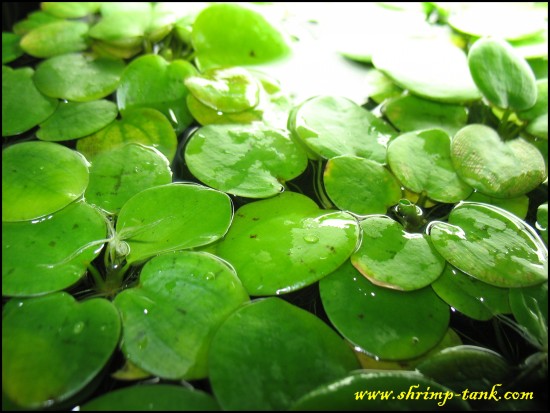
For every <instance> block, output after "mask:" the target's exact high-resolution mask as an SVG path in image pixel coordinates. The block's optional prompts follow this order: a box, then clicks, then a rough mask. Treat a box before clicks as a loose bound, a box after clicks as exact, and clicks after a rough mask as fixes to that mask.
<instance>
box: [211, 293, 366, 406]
mask: <svg viewBox="0 0 550 413" xmlns="http://www.w3.org/2000/svg"><path fill="white" fill-rule="evenodd" d="M290 345H291V346H290ZM289 346H290V347H289ZM290 348H293V349H294V350H293V351H289V349H290ZM209 362H210V364H209V365H210V381H211V384H212V388H213V390H214V394H215V395H216V398H217V399H218V401H219V403H220V405H221V406H222V408H223V409H224V410H286V409H287V408H289V407H290V406H291V405H292V404H294V403H295V402H296V401H297V400H298V398H300V397H301V396H302V395H304V394H305V393H307V392H309V391H311V390H313V389H315V388H316V387H318V386H320V385H323V384H327V383H329V382H331V381H333V380H337V379H339V378H342V377H344V376H345V375H346V374H347V372H348V371H350V370H353V369H355V368H357V367H358V363H357V360H356V359H355V357H354V355H353V352H352V351H351V349H350V348H349V347H348V346H347V345H346V344H345V343H344V341H343V340H342V339H341V338H340V337H339V336H338V335H337V334H336V333H335V332H334V331H333V330H332V329H330V328H329V327H328V326H327V325H326V324H324V323H323V322H322V321H321V320H319V319H318V318H317V317H315V316H314V315H312V314H311V313H308V312H306V311H304V310H302V309H300V308H297V307H295V306H293V305H291V304H289V303H287V302H285V301H283V300H281V299H279V298H275V297H272V298H266V299H262V300H258V301H255V302H253V303H251V304H249V305H245V306H243V307H242V308H241V309H239V310H237V311H236V312H235V313H233V314H232V315H231V316H230V317H229V318H228V319H227V321H226V322H225V323H224V324H222V326H221V327H220V328H219V330H218V332H217V333H216V335H215V336H214V340H213V342H212V347H211V351H210V355H209Z"/></svg>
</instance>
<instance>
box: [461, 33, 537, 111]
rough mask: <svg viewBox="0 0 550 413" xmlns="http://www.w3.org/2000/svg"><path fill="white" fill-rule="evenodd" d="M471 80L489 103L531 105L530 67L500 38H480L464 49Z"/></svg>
mask: <svg viewBox="0 0 550 413" xmlns="http://www.w3.org/2000/svg"><path fill="white" fill-rule="evenodd" d="M468 65H469V67H470V71H471V73H472V78H473V79H474V82H475V84H476V85H477V87H478V88H479V90H480V91H481V93H482V94H483V96H484V97H485V98H486V99H487V100H488V101H489V102H491V103H492V104H494V105H496V106H498V107H500V108H506V109H512V110H514V111H522V110H527V109H529V108H531V107H532V106H533V105H534V104H535V102H536V99H537V86H536V79H535V75H534V74H533V71H532V70H531V67H530V66H529V64H528V63H527V61H526V60H525V59H523V58H522V57H521V56H519V55H518V54H517V53H516V51H515V50H514V48H513V47H512V46H510V44H509V43H506V42H505V41H503V40H499V39H495V38H482V39H479V40H478V41H476V42H475V43H474V45H473V46H472V47H471V48H470V51H469V52H468Z"/></svg>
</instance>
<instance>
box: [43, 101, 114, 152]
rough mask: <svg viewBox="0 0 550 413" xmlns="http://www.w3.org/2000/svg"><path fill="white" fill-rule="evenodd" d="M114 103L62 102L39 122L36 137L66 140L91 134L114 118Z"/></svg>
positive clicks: (56, 140) (52, 140)
mask: <svg viewBox="0 0 550 413" xmlns="http://www.w3.org/2000/svg"><path fill="white" fill-rule="evenodd" d="M117 115H118V110H117V107H116V105H115V104H114V103H113V102H111V101H108V100H94V101H92V102H82V103H80V102H78V103H77V102H62V103H61V104H60V105H59V106H58V108H57V110H56V111H55V112H54V114H53V115H52V116H50V117H49V118H48V119H47V120H46V121H44V122H42V123H41V124H40V129H39V130H38V131H37V132H36V136H37V137H38V139H40V140H43V141H50V142H59V141H68V140H72V139H78V138H82V137H84V136H88V135H91V134H92V133H94V132H97V131H98V130H100V129H102V128H104V127H105V126H107V125H108V124H109V123H111V122H112V121H114V120H115V118H116V117H117Z"/></svg>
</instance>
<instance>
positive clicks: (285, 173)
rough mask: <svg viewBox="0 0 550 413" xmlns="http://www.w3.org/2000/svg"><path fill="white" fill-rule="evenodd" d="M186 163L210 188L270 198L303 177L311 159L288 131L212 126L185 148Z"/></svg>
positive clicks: (192, 138)
mask: <svg viewBox="0 0 550 413" xmlns="http://www.w3.org/2000/svg"><path fill="white" fill-rule="evenodd" d="M185 163H186V164H187V166H188V168H189V170H190V171H191V173H192V174H193V175H194V176H195V177H197V178H198V179H200V180H201V181H202V182H204V183H205V184H206V185H208V186H210V187H212V188H215V189H219V190H221V191H224V192H228V193H231V194H234V195H239V196H245V197H250V198H266V197H269V196H273V195H277V194H279V193H280V192H281V191H283V189H284V186H283V184H284V182H285V181H288V180H290V179H292V178H295V177H297V176H298V175H300V174H301V173H302V172H303V171H304V170H305V169H306V167H307V156H306V153H305V152H304V151H303V150H302V148H301V147H299V146H297V145H296V144H295V143H294V142H293V141H292V140H291V138H290V135H289V133H288V132H287V131H285V130H282V129H275V128H271V127H266V126H260V125H258V126H237V125H235V126H233V125H208V126H204V127H202V128H200V129H199V130H197V131H196V132H195V133H194V134H193V135H192V137H191V139H190V140H189V142H188V143H187V145H186V147H185Z"/></svg>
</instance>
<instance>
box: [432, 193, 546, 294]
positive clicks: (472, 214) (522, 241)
mask: <svg viewBox="0 0 550 413" xmlns="http://www.w3.org/2000/svg"><path fill="white" fill-rule="evenodd" d="M428 232H429V234H430V236H431V239H432V242H433V245H434V246H435V248H436V249H437V251H438V252H439V253H440V254H441V255H443V256H444V257H445V259H446V260H447V261H448V262H449V263H451V264H452V265H453V266H455V267H457V268H458V269H459V270H461V271H463V272H465V273H466V274H468V275H471V276H472V277H475V278H477V279H479V280H481V281H483V282H486V283H487V284H491V285H494V286H496V287H505V288H506V287H526V286H530V285H535V284H540V283H542V282H544V281H545V280H547V279H548V251H547V249H546V247H545V245H544V243H543V242H542V240H541V239H540V238H539V236H538V235H537V233H536V232H535V231H534V230H533V229H532V228H531V227H530V226H529V225H528V224H526V223H525V222H524V221H522V220H520V219H519V218H517V217H516V216H515V215H513V214H511V213H509V212H507V211H505V210H503V209H500V208H497V207H494V206H491V205H486V204H478V203H471V202H463V203H461V204H459V205H457V206H456V207H455V208H454V209H453V210H452V211H451V214H450V215H449V222H448V223H445V222H437V221H434V222H432V223H431V224H430V226H429V228H428Z"/></svg>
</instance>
